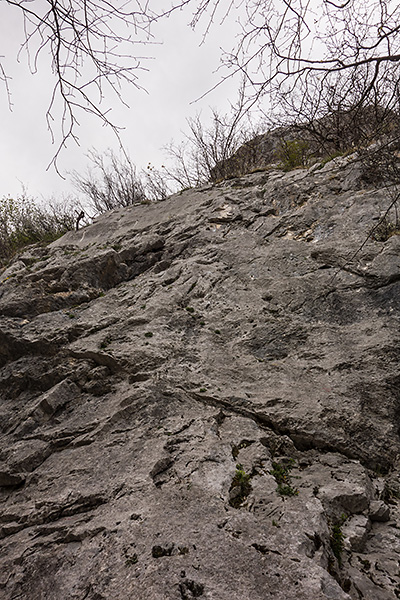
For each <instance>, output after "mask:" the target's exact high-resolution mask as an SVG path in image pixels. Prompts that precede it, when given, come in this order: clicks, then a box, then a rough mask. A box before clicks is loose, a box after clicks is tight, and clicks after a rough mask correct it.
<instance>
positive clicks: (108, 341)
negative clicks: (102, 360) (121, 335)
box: [100, 335, 112, 350]
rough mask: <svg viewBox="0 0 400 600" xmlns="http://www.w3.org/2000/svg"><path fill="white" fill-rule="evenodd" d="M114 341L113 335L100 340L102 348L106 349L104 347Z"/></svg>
mask: <svg viewBox="0 0 400 600" xmlns="http://www.w3.org/2000/svg"><path fill="white" fill-rule="evenodd" d="M111 342H112V337H111V335H106V337H105V338H104V339H103V341H102V342H100V348H101V349H102V350H104V348H107V346H109V345H110V344H111Z"/></svg>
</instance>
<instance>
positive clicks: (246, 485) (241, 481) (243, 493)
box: [229, 463, 251, 508]
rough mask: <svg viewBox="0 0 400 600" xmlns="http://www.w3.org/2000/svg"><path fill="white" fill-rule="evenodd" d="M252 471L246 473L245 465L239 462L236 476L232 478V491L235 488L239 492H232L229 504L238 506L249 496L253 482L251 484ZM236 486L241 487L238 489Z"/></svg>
mask: <svg viewBox="0 0 400 600" xmlns="http://www.w3.org/2000/svg"><path fill="white" fill-rule="evenodd" d="M250 478H251V473H246V472H245V470H244V469H243V465H241V464H240V463H238V464H237V465H236V472H235V476H234V478H233V480H232V483H231V487H230V492H232V490H234V489H235V492H236V491H238V493H235V494H231V499H230V500H229V504H230V505H231V506H233V507H234V508H238V507H239V506H240V505H241V504H242V502H243V501H244V500H245V499H246V498H247V496H248V495H249V494H250V492H251V484H250ZM236 488H239V489H238V490H236Z"/></svg>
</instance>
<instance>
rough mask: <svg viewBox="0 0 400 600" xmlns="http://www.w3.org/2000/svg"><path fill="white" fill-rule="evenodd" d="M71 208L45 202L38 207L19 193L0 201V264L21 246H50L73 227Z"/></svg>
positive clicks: (73, 217) (73, 218) (73, 216)
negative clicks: (42, 244)
mask: <svg viewBox="0 0 400 600" xmlns="http://www.w3.org/2000/svg"><path fill="white" fill-rule="evenodd" d="M75 221H76V216H75V213H74V209H73V207H72V206H62V205H56V204H54V203H51V202H50V203H49V204H48V206H47V207H43V206H40V205H39V204H38V203H36V202H35V201H34V200H33V199H32V198H29V197H27V196H26V194H24V193H23V194H22V195H21V196H18V197H17V198H15V199H14V198H8V197H6V196H4V197H3V198H1V199H0V264H5V263H6V262H7V261H8V260H9V259H10V258H11V257H12V256H13V255H14V254H15V253H16V252H18V251H19V250H21V249H22V248H23V247H24V246H28V245H30V244H35V243H50V242H52V241H54V240H55V239H57V238H58V237H60V236H61V235H63V234H64V233H66V232H67V231H69V230H70V229H73V228H74V225H75Z"/></svg>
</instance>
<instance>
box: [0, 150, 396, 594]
mask: <svg viewBox="0 0 400 600" xmlns="http://www.w3.org/2000/svg"><path fill="white" fill-rule="evenodd" d="M387 205H388V199H387V195H386V191H385V190H384V189H375V188H372V187H367V186H365V185H364V184H363V182H362V179H361V177H360V172H359V169H358V168H357V166H355V165H354V164H352V163H351V162H349V159H337V160H336V161H333V162H330V163H328V164H327V165H326V166H325V167H323V168H322V169H317V168H316V167H313V168H312V169H311V170H309V171H306V170H295V171H292V172H290V173H286V174H285V173H283V172H280V171H272V170H271V171H265V172H262V173H255V174H252V175H248V176H246V177H243V178H241V179H236V180H230V181H226V182H223V183H221V184H219V185H215V186H204V187H203V188H200V189H197V190H189V191H186V192H183V193H181V194H176V195H174V196H172V197H171V198H169V199H168V200H167V201H165V202H163V203H159V204H152V205H139V206H133V207H131V208H128V209H121V210H116V211H113V212H111V213H108V214H106V215H103V216H102V217H100V218H99V219H98V220H97V221H96V222H95V223H94V224H92V225H91V226H89V227H87V228H85V229H83V230H81V231H79V232H76V233H72V232H71V233H69V234H67V235H66V236H64V237H63V238H61V239H60V240H58V241H56V242H54V243H53V244H51V245H50V246H48V247H46V248H31V249H29V250H27V251H26V252H25V253H24V254H23V255H22V256H21V257H19V259H18V260H16V261H14V263H13V264H12V265H11V266H10V267H9V268H8V269H6V270H4V271H3V273H2V274H1V284H0V313H1V315H2V316H1V329H0V367H1V370H0V394H1V406H0V411H1V418H0V428H1V453H0V502H1V503H0V538H1V540H0V598H1V599H3V598H4V600H11V599H15V600H16V599H17V598H18V599H22V598H27V599H28V598H29V600H39V599H40V600H42V599H46V600H47V599H49V600H50V599H51V600H53V599H54V600H84V599H85V600H109V599H113V600H127V599H128V598H130V599H135V600H136V599H137V600H167V599H170V600H182V599H183V600H185V599H189V598H201V599H202V598H204V599H209V600H247V599H249V600H250V599H251V600H265V599H267V598H271V599H272V598H274V599H276V600H294V599H296V600H311V599H312V600H323V599H324V600H325V599H330V600H335V599H337V600H345V599H350V598H352V599H357V600H358V599H360V598H363V599H367V600H389V599H395V598H399V597H400V573H399V564H400V562H399V561H400V529H399V528H400V513H399V506H398V497H399V496H400V469H399V462H398V456H399V453H400V438H399V416H400V386H399V384H400V375H399V339H400V336H399V332H400V330H399V304H400V236H397V235H393V236H391V237H389V239H387V240H386V241H380V242H377V241H373V240H372V239H369V240H368V241H367V242H366V243H365V244H364V245H363V246H362V244H363V242H365V240H366V237H367V235H368V233H369V231H370V230H371V228H372V227H373V226H374V225H375V224H376V223H377V219H378V218H379V216H380V214H381V213H382V211H385V210H386V207H387ZM361 246H362V248H361ZM357 251H358V252H357Z"/></svg>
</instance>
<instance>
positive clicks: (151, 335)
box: [144, 331, 153, 338]
mask: <svg viewBox="0 0 400 600" xmlns="http://www.w3.org/2000/svg"><path fill="white" fill-rule="evenodd" d="M144 337H146V338H151V337H153V332H152V331H146V333H145V334H144Z"/></svg>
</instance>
